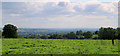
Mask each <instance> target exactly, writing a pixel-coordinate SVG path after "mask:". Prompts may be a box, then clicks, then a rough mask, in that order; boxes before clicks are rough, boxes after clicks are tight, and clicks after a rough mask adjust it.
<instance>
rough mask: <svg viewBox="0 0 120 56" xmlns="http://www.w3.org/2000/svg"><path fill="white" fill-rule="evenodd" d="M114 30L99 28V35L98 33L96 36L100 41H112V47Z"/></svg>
mask: <svg viewBox="0 0 120 56" xmlns="http://www.w3.org/2000/svg"><path fill="white" fill-rule="evenodd" d="M115 32H116V31H115V29H113V28H110V27H108V28H102V27H101V28H100V29H99V33H98V36H99V37H100V38H101V39H112V44H113V45H114V36H115Z"/></svg>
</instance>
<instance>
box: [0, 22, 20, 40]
mask: <svg viewBox="0 0 120 56" xmlns="http://www.w3.org/2000/svg"><path fill="white" fill-rule="evenodd" d="M17 30H18V29H17V27H16V26H14V25H11V24H7V25H5V26H4V28H3V34H2V35H3V36H4V38H17Z"/></svg>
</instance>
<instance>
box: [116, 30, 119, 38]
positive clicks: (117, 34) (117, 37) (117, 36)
mask: <svg viewBox="0 0 120 56" xmlns="http://www.w3.org/2000/svg"><path fill="white" fill-rule="evenodd" d="M116 35H117V39H120V28H117V34H116Z"/></svg>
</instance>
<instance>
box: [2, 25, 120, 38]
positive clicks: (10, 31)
mask: <svg viewBox="0 0 120 56" xmlns="http://www.w3.org/2000/svg"><path fill="white" fill-rule="evenodd" d="M17 30H18V29H17V27H16V26H14V25H11V24H7V25H5V26H4V28H3V32H2V36H3V37H4V38H18V37H19V38H20V36H19V35H18V33H17ZM0 32H1V31H0ZM24 38H39V39H120V28H117V29H114V28H110V27H108V28H103V27H101V28H100V29H99V31H95V32H94V33H92V32H90V31H87V32H83V31H82V30H79V31H76V32H69V33H67V34H57V33H56V34H50V35H47V34H46V35H44V34H42V35H29V36H27V37H24Z"/></svg>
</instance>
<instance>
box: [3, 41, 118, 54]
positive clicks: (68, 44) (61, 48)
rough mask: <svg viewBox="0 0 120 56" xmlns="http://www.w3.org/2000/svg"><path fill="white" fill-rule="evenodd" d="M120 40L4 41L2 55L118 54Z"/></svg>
mask: <svg viewBox="0 0 120 56" xmlns="http://www.w3.org/2000/svg"><path fill="white" fill-rule="evenodd" d="M118 52H119V50H118V40H115V45H114V46H113V45H112V43H111V40H70V39H69V40H68V39H3V40H2V54H118Z"/></svg>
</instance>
